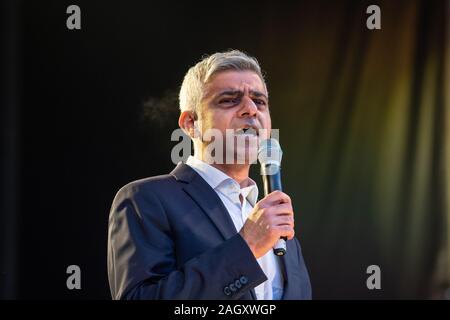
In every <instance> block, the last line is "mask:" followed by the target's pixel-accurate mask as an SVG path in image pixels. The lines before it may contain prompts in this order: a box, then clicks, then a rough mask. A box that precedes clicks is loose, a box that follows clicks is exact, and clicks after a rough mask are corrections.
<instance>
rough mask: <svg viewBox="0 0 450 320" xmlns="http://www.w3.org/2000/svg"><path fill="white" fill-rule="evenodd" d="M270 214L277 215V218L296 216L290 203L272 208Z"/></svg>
mask: <svg viewBox="0 0 450 320" xmlns="http://www.w3.org/2000/svg"><path fill="white" fill-rule="evenodd" d="M268 210H269V212H270V214H275V215H277V216H279V215H289V216H293V215H294V209H292V205H291V204H290V203H282V204H277V205H275V206H272V207H270V208H269V209H268Z"/></svg>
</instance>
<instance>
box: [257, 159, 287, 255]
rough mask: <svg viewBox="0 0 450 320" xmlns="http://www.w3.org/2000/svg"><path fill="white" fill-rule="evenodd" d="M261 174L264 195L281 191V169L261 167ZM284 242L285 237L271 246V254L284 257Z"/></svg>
mask: <svg viewBox="0 0 450 320" xmlns="http://www.w3.org/2000/svg"><path fill="white" fill-rule="evenodd" d="M262 169H263V172H262V175H263V184H264V194H265V195H266V196H267V195H268V194H269V193H271V192H273V191H275V190H279V191H283V189H282V187H281V169H280V167H279V166H277V165H274V164H268V165H266V166H264V167H262ZM286 241H287V237H281V238H280V239H279V240H278V241H277V242H276V243H275V245H274V246H273V253H274V254H275V255H277V256H284V255H285V254H286V251H287V250H286Z"/></svg>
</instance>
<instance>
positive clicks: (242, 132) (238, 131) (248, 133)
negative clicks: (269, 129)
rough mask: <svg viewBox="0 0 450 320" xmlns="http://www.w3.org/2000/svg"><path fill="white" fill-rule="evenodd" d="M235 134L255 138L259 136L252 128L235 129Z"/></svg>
mask: <svg viewBox="0 0 450 320" xmlns="http://www.w3.org/2000/svg"><path fill="white" fill-rule="evenodd" d="M235 133H236V135H246V136H255V137H257V136H258V135H259V134H258V130H257V129H255V128H252V127H248V128H241V129H236V130H235Z"/></svg>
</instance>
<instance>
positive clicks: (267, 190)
mask: <svg viewBox="0 0 450 320" xmlns="http://www.w3.org/2000/svg"><path fill="white" fill-rule="evenodd" d="M281 155H282V152H281V148H280V144H279V143H278V141H277V140H275V139H267V140H264V141H262V142H261V144H260V146H259V150H258V160H259V162H260V163H261V174H262V176H263V182H264V194H265V197H264V198H263V199H262V200H260V201H259V202H258V203H256V205H255V207H254V209H253V211H252V212H251V213H250V215H249V217H248V219H247V221H246V222H245V224H244V226H243V227H242V229H241V230H240V231H239V233H240V234H241V236H242V237H243V238H244V240H245V241H246V242H247V244H248V245H249V247H250V249H251V250H252V252H253V254H254V256H255V257H256V258H259V257H262V256H263V255H265V254H266V253H267V252H268V251H269V250H270V249H271V248H273V250H274V253H275V254H276V255H284V254H285V253H286V241H285V240H287V239H289V240H290V239H292V238H293V237H294V234H295V231H294V212H293V209H292V202H291V199H290V198H289V196H288V195H287V194H285V193H283V192H282V191H281V176H280V163H281Z"/></svg>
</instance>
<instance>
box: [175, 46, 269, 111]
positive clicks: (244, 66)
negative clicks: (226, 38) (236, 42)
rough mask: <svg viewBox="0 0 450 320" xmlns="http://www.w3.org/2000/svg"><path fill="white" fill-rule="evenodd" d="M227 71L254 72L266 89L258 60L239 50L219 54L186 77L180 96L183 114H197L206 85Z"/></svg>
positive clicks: (201, 62) (207, 58)
mask: <svg viewBox="0 0 450 320" xmlns="http://www.w3.org/2000/svg"><path fill="white" fill-rule="evenodd" d="M227 70H238V71H247V70H249V71H253V72H255V73H256V74H257V75H258V76H259V77H260V78H261V81H262V82H263V84H264V87H266V83H265V81H264V76H263V74H262V71H261V67H260V66H259V63H258V61H257V60H256V58H254V57H251V56H249V55H247V54H245V53H244V52H242V51H239V50H230V51H225V52H217V53H214V54H212V55H210V56H207V57H205V58H203V60H201V61H200V62H199V63H197V64H196V65H195V66H193V67H191V68H190V69H189V70H188V72H187V73H186V75H185V76H184V80H183V84H182V85H181V89H180V95H179V100H180V110H181V112H183V111H194V112H196V111H197V110H198V107H199V106H200V102H201V101H202V99H203V87H204V85H205V84H206V83H207V82H208V81H209V79H210V78H211V77H212V76H213V75H214V74H216V73H218V72H221V71H227Z"/></svg>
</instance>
